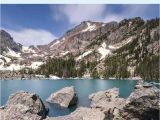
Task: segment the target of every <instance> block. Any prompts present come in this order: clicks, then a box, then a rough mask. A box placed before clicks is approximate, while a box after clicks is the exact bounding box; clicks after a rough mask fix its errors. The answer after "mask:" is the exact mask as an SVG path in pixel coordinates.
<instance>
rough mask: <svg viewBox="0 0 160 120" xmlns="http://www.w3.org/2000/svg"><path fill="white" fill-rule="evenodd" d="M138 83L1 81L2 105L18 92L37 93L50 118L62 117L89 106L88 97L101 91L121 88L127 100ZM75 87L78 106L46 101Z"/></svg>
mask: <svg viewBox="0 0 160 120" xmlns="http://www.w3.org/2000/svg"><path fill="white" fill-rule="evenodd" d="M135 84H136V81H133V80H82V79H81V80H68V79H67V80H0V86H1V90H0V93H1V105H5V104H6V102H7V100H8V97H9V95H10V94H12V93H14V92H17V91H20V90H22V91H27V92H32V93H36V94H38V95H39V96H40V98H41V99H42V100H43V102H44V103H45V105H46V106H47V107H48V108H49V113H48V116H62V115H67V114H69V113H71V112H72V111H74V110H75V109H76V107H79V106H89V104H90V101H89V99H88V96H89V95H90V94H91V93H94V92H98V91H100V90H108V89H111V88H114V87H117V88H119V90H120V96H121V97H123V98H126V97H128V96H129V95H130V93H131V92H132V91H133V89H134V86H135ZM66 86H74V87H75V89H76V92H77V95H78V103H77V106H72V107H69V108H66V109H64V108H59V107H58V106H55V105H54V104H49V103H47V102H46V101H45V100H46V99H47V98H48V97H49V96H50V94H51V93H53V92H55V91H57V90H59V89H61V88H63V87H66Z"/></svg>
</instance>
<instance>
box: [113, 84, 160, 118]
mask: <svg viewBox="0 0 160 120" xmlns="http://www.w3.org/2000/svg"><path fill="white" fill-rule="evenodd" d="M159 94H160V90H159V89H158V88H156V87H153V86H150V85H147V87H146V84H145V85H143V84H141V85H138V86H136V88H135V90H134V91H133V92H132V93H131V95H130V96H129V97H128V99H127V100H126V105H125V106H124V108H123V109H121V110H119V113H118V114H117V115H116V116H115V117H114V120H159V108H160V104H159V103H160V101H159Z"/></svg>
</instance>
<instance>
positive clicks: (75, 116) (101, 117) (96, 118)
mask: <svg viewBox="0 0 160 120" xmlns="http://www.w3.org/2000/svg"><path fill="white" fill-rule="evenodd" d="M46 120H105V114H104V113H103V112H101V111H100V110H98V109H95V108H86V107H80V108H78V109H76V111H74V112H73V113H71V114H70V115H66V116H61V117H50V118H47V119H46Z"/></svg>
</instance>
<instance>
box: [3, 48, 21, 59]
mask: <svg viewBox="0 0 160 120" xmlns="http://www.w3.org/2000/svg"><path fill="white" fill-rule="evenodd" d="M20 54H21V53H17V52H15V51H13V50H11V49H9V48H8V52H7V53H6V54H5V55H6V56H13V57H17V58H19V57H21V55H20Z"/></svg>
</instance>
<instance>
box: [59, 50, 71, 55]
mask: <svg viewBox="0 0 160 120" xmlns="http://www.w3.org/2000/svg"><path fill="white" fill-rule="evenodd" d="M68 53H69V51H66V52H62V53H61V54H62V55H66V54H68Z"/></svg>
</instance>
